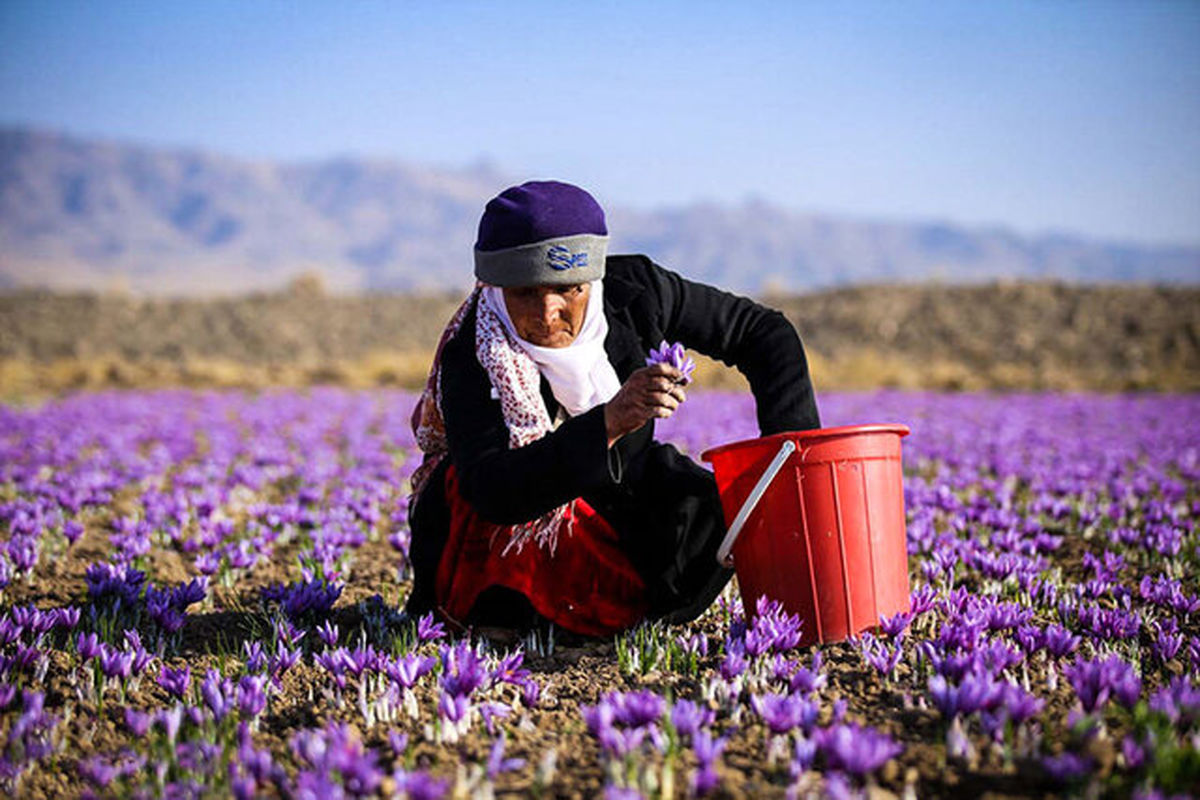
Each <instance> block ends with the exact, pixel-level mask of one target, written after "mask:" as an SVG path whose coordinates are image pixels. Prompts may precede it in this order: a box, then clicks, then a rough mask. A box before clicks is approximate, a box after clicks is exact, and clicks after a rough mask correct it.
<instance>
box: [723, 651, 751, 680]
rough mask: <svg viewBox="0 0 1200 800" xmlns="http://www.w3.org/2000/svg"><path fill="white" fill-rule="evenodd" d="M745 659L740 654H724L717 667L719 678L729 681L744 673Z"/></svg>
mask: <svg viewBox="0 0 1200 800" xmlns="http://www.w3.org/2000/svg"><path fill="white" fill-rule="evenodd" d="M746 666H747V664H746V659H745V657H744V656H742V655H741V654H740V653H726V654H725V658H724V659H723V660H722V661H721V666H720V667H719V670H720V673H721V677H722V678H724V679H725V680H727V681H731V680H733V679H734V678H736V677H737V676H739V675H741V674H742V673H743V672H745V671H746Z"/></svg>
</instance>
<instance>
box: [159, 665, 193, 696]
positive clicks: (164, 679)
mask: <svg viewBox="0 0 1200 800" xmlns="http://www.w3.org/2000/svg"><path fill="white" fill-rule="evenodd" d="M191 682H192V671H191V669H190V668H189V667H188V665H187V664H184V665H183V667H182V668H180V669H171V668H170V667H168V666H166V665H165V664H164V665H163V668H162V669H161V670H160V671H159V673H158V685H159V686H161V687H162V688H164V689H166V690H167V692H169V693H170V694H172V695H174V696H175V697H178V698H179V699H181V700H182V699H183V698H184V695H186V694H187V690H188V687H189V686H190V685H191Z"/></svg>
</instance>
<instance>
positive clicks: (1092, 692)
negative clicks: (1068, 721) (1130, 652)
mask: <svg viewBox="0 0 1200 800" xmlns="http://www.w3.org/2000/svg"><path fill="white" fill-rule="evenodd" d="M1064 672H1065V673H1066V676H1067V680H1069V681H1070V682H1071V686H1072V687H1073V688H1074V689H1075V694H1076V695H1077V696H1078V697H1079V702H1080V704H1081V705H1082V706H1083V710H1084V711H1086V712H1088V713H1089V714H1090V713H1092V712H1093V711H1095V710H1096V709H1097V708H1099V707H1100V706H1102V705H1104V703H1105V702H1107V701H1108V697H1109V694H1110V693H1111V692H1112V691H1113V689H1114V688H1115V687H1116V686H1117V685H1118V684H1122V685H1123V686H1124V693H1125V697H1126V698H1128V697H1129V696H1130V694H1131V693H1132V694H1133V695H1134V699H1133V702H1134V703H1136V702H1137V699H1136V698H1137V695H1138V694H1140V693H1141V683H1140V681H1138V679H1137V675H1136V673H1134V671H1133V667H1132V666H1130V665H1129V664H1128V663H1127V662H1126V661H1124V660H1122V659H1121V657H1120V656H1116V655H1113V656H1110V657H1108V658H1106V659H1093V660H1090V661H1076V662H1075V663H1074V664H1072V665H1071V666H1069V667H1067V668H1066V670H1064ZM1135 681H1137V683H1136V685H1135V684H1134V682H1135Z"/></svg>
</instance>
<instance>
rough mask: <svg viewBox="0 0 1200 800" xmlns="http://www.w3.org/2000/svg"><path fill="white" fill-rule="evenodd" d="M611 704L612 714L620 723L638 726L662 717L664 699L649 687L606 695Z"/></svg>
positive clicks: (664, 705) (648, 723)
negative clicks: (637, 690)
mask: <svg viewBox="0 0 1200 800" xmlns="http://www.w3.org/2000/svg"><path fill="white" fill-rule="evenodd" d="M608 699H609V702H611V703H612V705H613V715H614V718H615V720H616V722H617V724H620V725H626V726H629V727H631V728H640V727H643V726H646V725H650V724H652V723H654V722H657V721H658V720H660V719H662V716H663V712H664V711H665V710H666V701H664V700H663V699H662V698H661V697H659V696H658V695H657V694H655V693H654V692H652V691H650V690H649V689H646V690H643V691H640V692H627V693H625V694H621V693H619V692H614V693H612V694H610V695H608Z"/></svg>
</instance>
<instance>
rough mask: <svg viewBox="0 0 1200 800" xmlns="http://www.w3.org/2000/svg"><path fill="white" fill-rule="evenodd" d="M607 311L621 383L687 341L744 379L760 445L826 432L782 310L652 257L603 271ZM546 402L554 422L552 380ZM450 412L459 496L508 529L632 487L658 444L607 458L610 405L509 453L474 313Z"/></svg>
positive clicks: (458, 347) (647, 438)
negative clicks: (636, 471)
mask: <svg viewBox="0 0 1200 800" xmlns="http://www.w3.org/2000/svg"><path fill="white" fill-rule="evenodd" d="M604 313H605V315H606V316H607V318H608V336H607V337H606V338H605V340H604V349H605V351H606V352H607V353H608V358H609V361H610V362H611V363H612V365H613V368H614V369H615V370H616V373H617V378H618V379H619V380H620V381H621V382H622V383H624V381H625V380H626V379H627V378H628V377H629V375H630V374H631V373H633V372H634V371H635V370H637V369H639V368H641V367H643V366H645V359H646V355H647V353H648V352H649V351H650V349H651V348H652V347H657V346H658V345H659V343H660V342H662V341H663V340H666V341H668V342H682V343H683V344H684V346H685V347H688V348H691V349H693V350H696V351H698V352H700V353H704V354H705V355H707V356H710V357H712V358H716V359H720V360H721V361H723V362H725V363H726V364H728V365H730V366H733V367H736V368H737V369H738V370H740V371H741V372H742V373H743V374H744V375H745V376H746V378H747V379H748V380H749V382H750V388H751V390H752V391H753V393H754V397H755V401H756V404H757V409H758V424H759V429H760V430H761V431H762V433H763V435H767V434H772V433H778V432H780V431H786V430H807V429H811V428H817V427H820V420H819V418H818V415H817V406H816V401H815V398H814V396H813V389H812V384H811V381H810V380H809V375H808V364H807V361H806V359H805V357H804V350H803V348H802V346H801V344H800V337H799V336H798V335H797V334H796V331H795V329H794V328H793V327H792V325H791V323H789V322H788V321H787V319H786V318H785V317H784V316H783V315H782V314H780V313H779V312H778V311H773V310H771V309H768V308H766V307H764V306H761V305H759V304H757V303H755V302H753V301H751V300H749V299H746V298H744V297H738V296H735V295H732V294H729V293H728V292H724V291H721V290H719V289H715V288H713V287H711V286H706V285H704V284H701V283H695V282H693V281H689V280H686V279H684V278H682V277H681V276H679V275H677V274H676V273H674V272H671V271H670V270H666V269H663V268H662V267H660V266H658V265H657V264H655V263H653V262H652V261H651V260H650V259H649V258H647V257H645V256H641V255H624V256H610V257H609V258H608V259H607V261H606V263H605V277H604ZM542 396H543V397H544V398H545V400H546V402H547V407H548V409H549V411H550V416H551V418H553V417H554V416H555V414H556V412H557V403H556V402H555V401H554V398H553V395H552V394H551V392H550V390H549V385H548V384H547V382H546V381H545V379H543V380H542ZM683 411H684V413H686V405H685V406H684V409H683ZM442 414H443V417H444V418H445V422H446V434H447V440H448V443H449V448H450V461H451V462H452V463H453V464H454V465H455V468H456V470H457V472H458V475H459V480H460V485H461V488H462V493H463V496H464V497H465V498H466V500H467V501H468V502H469V503H471V505H472V506H473V507H474V508H475V510H476V511H477V512H479V514H480V515H481V516H483V517H484V518H485V519H488V520H490V521H492V522H496V523H501V524H512V523H518V522H525V521H527V520H531V519H534V518H536V517H538V516H540V515H541V514H544V513H545V512H547V511H549V510H550V509H552V508H554V507H556V506H559V505H562V504H563V503H566V502H568V501H570V500H572V499H574V498H576V497H581V496H584V497H590V496H595V495H604V494H605V493H607V492H609V491H611V490H613V489H614V487H616V486H617V485H618V484H620V483H622V482H623V481H628V480H630V479H635V477H636V476H634V475H630V474H627V473H628V472H629V470H628V469H627V467H629V466H631V465H632V466H634V467H635V468H636V465H637V463H638V462H639V455H641V454H643V453H644V452H645V451H646V449H647V448H648V447H649V446H650V445H651V442H652V439H653V434H654V423H653V421H651V422H648V423H647V424H646V425H645V426H643V427H642V428H641V429H639V430H638V431H635V432H634V433H632V434H629V435H627V436H625V437H623V438H622V439H620V440H619V441H618V443H617V445H616V446H615V447H614V448H613V449H612V450H611V451H610V450H609V449H608V437H607V433H606V431H605V427H604V407H603V406H597V407H596V408H593V409H592V410H590V411H587V412H585V413H583V414H581V415H579V416H578V417H574V418H571V419H568V420H566V421H565V422H563V424H561V425H560V426H559V427H558V428H557V429H555V430H554V431H551V432H550V433H548V434H546V435H545V436H544V437H542V438H541V439H539V440H538V441H536V442H533V443H531V444H528V445H526V446H524V447H521V448H517V449H509V446H508V429H507V428H506V427H505V424H504V417H503V415H502V414H501V409H500V401H499V400H496V399H493V398H492V397H491V384H490V382H489V381H488V377H487V373H486V372H485V371H484V369H483V367H482V366H481V365H480V364H479V361H478V359H477V358H476V356H475V319H474V315H473V314H472V315H470V316H469V317H468V318H467V319H465V320H464V321H463V325H462V327H461V328H460V329H459V331H458V333H457V335H456V336H454V337H453V338H452V339H451V340H450V341H449V342H447V344H446V346H445V348H444V350H443V352H442ZM439 473H440V470H439ZM418 505H419V503H418ZM602 505H603V504H602Z"/></svg>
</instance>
